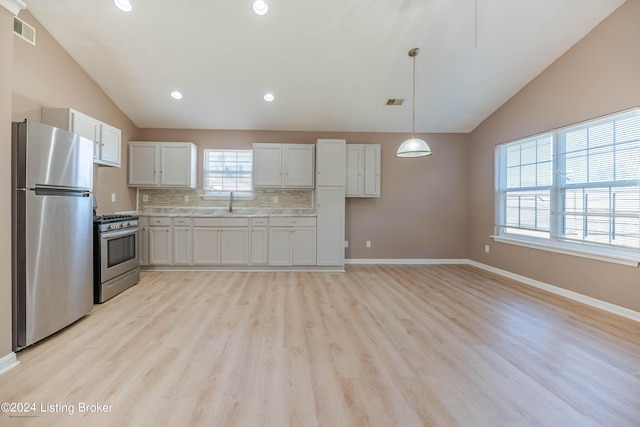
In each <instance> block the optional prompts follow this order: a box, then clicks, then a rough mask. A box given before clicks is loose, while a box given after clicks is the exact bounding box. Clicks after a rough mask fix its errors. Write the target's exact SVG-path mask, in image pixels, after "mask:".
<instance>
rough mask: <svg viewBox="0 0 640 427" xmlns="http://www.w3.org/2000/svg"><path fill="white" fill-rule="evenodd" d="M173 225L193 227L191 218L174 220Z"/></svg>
mask: <svg viewBox="0 0 640 427" xmlns="http://www.w3.org/2000/svg"><path fill="white" fill-rule="evenodd" d="M173 225H181V226H183V227H184V226H191V218H173Z"/></svg>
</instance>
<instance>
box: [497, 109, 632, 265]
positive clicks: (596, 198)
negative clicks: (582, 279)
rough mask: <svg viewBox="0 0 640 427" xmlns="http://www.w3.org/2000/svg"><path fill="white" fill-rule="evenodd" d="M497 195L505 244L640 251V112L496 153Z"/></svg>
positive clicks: (508, 146)
mask: <svg viewBox="0 0 640 427" xmlns="http://www.w3.org/2000/svg"><path fill="white" fill-rule="evenodd" d="M496 194H497V197H496V234H497V235H498V236H516V237H518V238H524V239H527V238H532V239H534V240H535V239H543V240H547V241H549V242H550V243H551V244H554V242H562V244H577V245H582V246H585V245H588V246H589V247H590V249H589V250H590V251H593V248H594V247H602V248H606V247H615V248H623V249H629V250H633V251H638V250H640V110H637V109H636V110H632V111H626V112H623V113H618V114H615V115H611V116H607V117H602V118H599V119H596V120H591V121H589V122H585V123H581V124H578V125H574V126H568V127H566V128H562V129H558V130H555V131H551V132H548V133H544V134H541V135H537V136H534V137H531V138H526V139H523V140H519V141H515V142H511V143H507V144H502V145H499V146H497V147H496ZM549 242H547V243H546V244H549ZM639 253H640V252H639Z"/></svg>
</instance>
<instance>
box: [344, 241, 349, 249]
mask: <svg viewBox="0 0 640 427" xmlns="http://www.w3.org/2000/svg"><path fill="white" fill-rule="evenodd" d="M344 247H345V248H348V247H349V241H348V240H345V241H344Z"/></svg>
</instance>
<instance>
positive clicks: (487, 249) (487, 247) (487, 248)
mask: <svg viewBox="0 0 640 427" xmlns="http://www.w3.org/2000/svg"><path fill="white" fill-rule="evenodd" d="M489 249H490V248H489V245H484V251H485V252H486V253H489Z"/></svg>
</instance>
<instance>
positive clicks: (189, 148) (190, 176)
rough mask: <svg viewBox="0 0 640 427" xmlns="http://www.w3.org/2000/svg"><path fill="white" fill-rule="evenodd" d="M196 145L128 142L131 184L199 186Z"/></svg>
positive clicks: (176, 186) (133, 185)
mask: <svg viewBox="0 0 640 427" xmlns="http://www.w3.org/2000/svg"><path fill="white" fill-rule="evenodd" d="M196 167H197V148H196V146H195V144H193V143H191V142H142V141H131V142H129V186H130V187H146V188H151V187H168V188H196Z"/></svg>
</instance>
